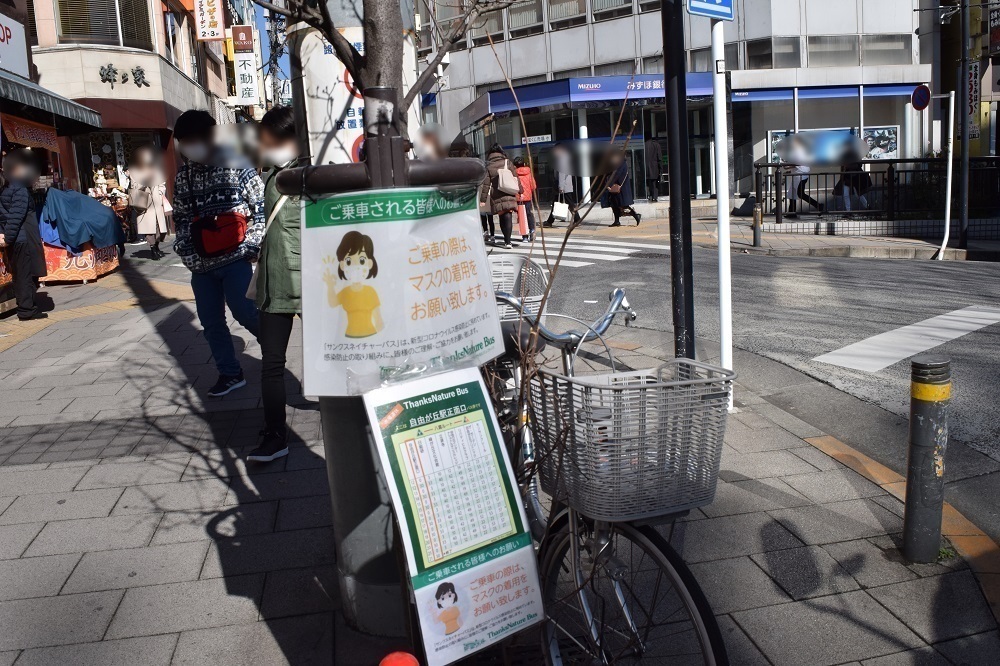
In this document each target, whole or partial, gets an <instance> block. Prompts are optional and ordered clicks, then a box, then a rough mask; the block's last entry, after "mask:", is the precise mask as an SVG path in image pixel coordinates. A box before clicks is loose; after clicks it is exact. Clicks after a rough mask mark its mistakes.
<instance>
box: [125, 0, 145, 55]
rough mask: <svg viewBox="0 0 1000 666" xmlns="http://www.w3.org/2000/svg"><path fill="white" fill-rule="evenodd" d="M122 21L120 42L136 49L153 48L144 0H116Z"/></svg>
mask: <svg viewBox="0 0 1000 666" xmlns="http://www.w3.org/2000/svg"><path fill="white" fill-rule="evenodd" d="M118 7H119V8H120V12H121V21H122V44H124V45H125V46H131V47H132V48H136V49H149V50H152V48H153V35H152V33H151V32H150V29H149V27H150V26H149V5H148V4H147V3H146V0H118Z"/></svg>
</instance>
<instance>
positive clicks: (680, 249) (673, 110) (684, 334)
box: [660, 0, 694, 359]
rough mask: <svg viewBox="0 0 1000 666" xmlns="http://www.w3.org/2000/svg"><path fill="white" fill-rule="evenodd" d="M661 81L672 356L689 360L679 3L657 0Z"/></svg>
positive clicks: (687, 181) (687, 180) (687, 187)
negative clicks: (664, 103)
mask: <svg viewBox="0 0 1000 666" xmlns="http://www.w3.org/2000/svg"><path fill="white" fill-rule="evenodd" d="M660 15H661V17H662V19H663V73H664V74H663V79H664V87H665V89H666V92H667V142H668V147H667V148H668V165H667V170H668V173H669V175H670V284H671V287H672V292H673V315H674V355H675V356H677V357H678V358H692V359H693V358H694V287H693V285H692V279H691V263H692V261H693V258H692V255H691V169H690V166H689V164H688V162H689V159H688V157H689V148H688V122H687V63H686V55H685V52H684V2H683V0H661V1H660Z"/></svg>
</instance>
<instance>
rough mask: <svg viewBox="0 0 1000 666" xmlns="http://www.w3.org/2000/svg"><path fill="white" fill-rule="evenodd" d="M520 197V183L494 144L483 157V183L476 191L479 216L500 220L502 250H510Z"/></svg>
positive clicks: (505, 154)
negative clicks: (484, 173) (489, 216)
mask: <svg viewBox="0 0 1000 666" xmlns="http://www.w3.org/2000/svg"><path fill="white" fill-rule="evenodd" d="M519 194H521V183H520V181H519V180H518V179H517V176H516V175H514V169H513V167H512V166H511V162H510V159H509V158H508V157H507V153H505V152H504V151H503V148H501V147H500V144H498V143H495V144H493V145H492V146H491V147H490V150H489V152H488V153H487V154H486V180H485V181H484V183H483V186H482V187H480V189H479V204H480V212H481V213H483V212H484V213H486V214H488V215H496V216H498V217H499V218H500V231H501V232H502V233H503V247H504V248H506V249H508V250H510V249H512V248H513V247H514V246H513V245H511V243H510V235H511V233H512V232H513V230H514V214H515V213H517V196H518V195H519Z"/></svg>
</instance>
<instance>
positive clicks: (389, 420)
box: [365, 369, 544, 666]
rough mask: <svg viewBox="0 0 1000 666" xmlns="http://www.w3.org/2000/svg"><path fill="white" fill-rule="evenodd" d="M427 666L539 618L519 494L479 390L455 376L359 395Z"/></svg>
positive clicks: (479, 384)
mask: <svg viewBox="0 0 1000 666" xmlns="http://www.w3.org/2000/svg"><path fill="white" fill-rule="evenodd" d="M365 407H366V409H367V412H368V419H369V421H370V423H371V427H372V431H373V432H374V433H375V439H376V447H377V448H378V454H379V459H380V460H381V462H382V470H383V473H384V474H385V476H386V480H387V485H388V487H389V493H390V495H391V497H392V504H393V508H394V509H395V512H396V517H397V519H398V521H399V524H400V530H401V531H402V533H403V539H402V541H403V548H404V551H405V552H406V563H407V568H408V570H409V574H410V582H411V584H412V586H413V591H414V597H415V600H416V606H417V614H418V615H419V617H420V631H421V634H422V635H423V639H424V646H425V652H426V655H427V664H428V666H442V665H444V664H450V663H452V662H455V661H457V660H459V659H462V658H463V657H467V656H468V655H470V654H472V653H474V652H477V651H479V650H481V649H483V648H485V647H487V646H489V645H492V644H493V643H496V642H498V641H501V640H503V639H504V638H507V637H508V636H510V635H511V634H514V633H516V632H518V631H520V630H522V629H525V628H527V627H529V626H531V625H533V624H535V623H537V622H540V621H541V620H542V618H543V617H544V614H543V612H542V600H541V592H540V590H539V583H538V569H537V564H536V562H535V553H534V549H533V547H532V543H531V535H530V534H528V531H527V529H526V525H527V520H526V519H525V515H524V509H523V507H522V506H521V503H520V501H519V498H520V493H519V492H518V488H517V485H516V483H515V482H514V474H513V471H512V470H511V467H510V461H509V460H508V459H507V453H506V450H505V448H504V446H503V439H502V438H501V437H500V435H499V433H500V428H499V426H498V425H497V420H496V415H495V414H494V413H493V407H492V404H491V403H490V400H489V397H488V393H487V391H486V386H485V385H484V384H483V380H482V377H481V375H480V374H479V371H478V370H476V369H466V370H458V371H455V372H449V373H446V374H442V375H437V376H435V377H431V378H427V379H420V380H416V381H412V382H407V383H406V384H402V385H398V386H390V387H387V388H383V389H379V390H377V391H372V392H371V393H368V394H366V395H365Z"/></svg>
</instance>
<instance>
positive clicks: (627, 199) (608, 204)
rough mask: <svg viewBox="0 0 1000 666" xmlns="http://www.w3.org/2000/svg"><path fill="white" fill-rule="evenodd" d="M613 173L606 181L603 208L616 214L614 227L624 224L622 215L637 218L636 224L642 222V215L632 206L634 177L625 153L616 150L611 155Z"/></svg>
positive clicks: (602, 195) (602, 196) (602, 199)
mask: <svg viewBox="0 0 1000 666" xmlns="http://www.w3.org/2000/svg"><path fill="white" fill-rule="evenodd" d="M610 161H611V174H610V175H609V176H608V178H607V180H606V182H605V183H604V186H605V187H604V192H603V193H602V194H601V208H610V209H611V212H612V213H613V214H614V216H615V221H614V224H612V225H611V226H613V227H620V226H622V221H621V218H622V215H628V216H630V217H633V218H635V226H639V223H640V222H642V215H640V214H639V213H637V212H635V209H634V208H632V204H633V202H634V199H633V198H632V177H631V176H630V175H629V170H628V162H627V161H626V160H625V153H624V152H622V151H620V150H616V151H615V152H614V153H613V154H612V155H611V160H610Z"/></svg>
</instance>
